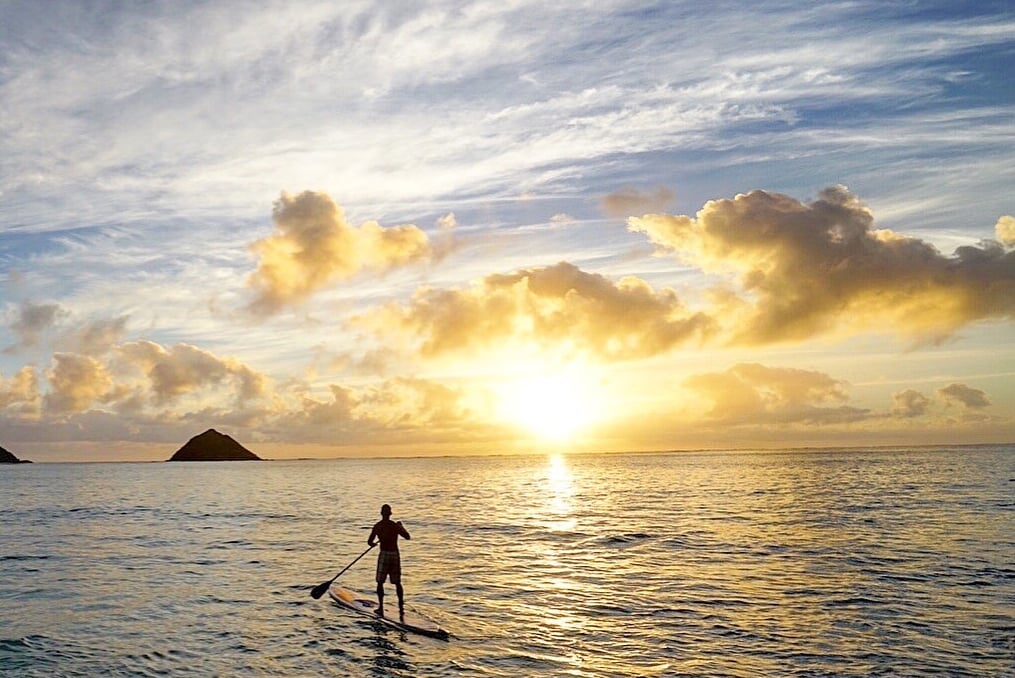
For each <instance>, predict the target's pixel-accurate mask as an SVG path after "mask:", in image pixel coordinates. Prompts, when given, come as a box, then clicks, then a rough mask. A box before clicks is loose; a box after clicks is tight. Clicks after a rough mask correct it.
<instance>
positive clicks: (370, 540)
mask: <svg viewBox="0 0 1015 678" xmlns="http://www.w3.org/2000/svg"><path fill="white" fill-rule="evenodd" d="M376 538H377V526H376V525H374V527H373V529H371V530H370V536H369V537H367V545H369V546H373V545H374V539H376Z"/></svg>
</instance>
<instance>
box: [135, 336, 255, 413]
mask: <svg viewBox="0 0 1015 678" xmlns="http://www.w3.org/2000/svg"><path fill="white" fill-rule="evenodd" d="M117 353H118V357H119V359H120V360H121V361H122V362H123V363H125V364H126V365H127V366H129V367H131V368H134V369H137V370H140V371H141V372H142V373H143V374H144V375H145V376H146V377H147V380H148V387H149V389H150V393H151V396H152V397H153V399H154V401H155V402H156V403H159V404H163V403H167V402H169V401H172V400H174V399H176V398H178V397H180V396H183V395H187V394H190V393H194V392H196V391H199V390H200V389H202V388H205V387H209V386H218V385H221V384H223V383H226V384H228V385H230V386H231V388H232V389H233V391H234V393H235V396H236V400H237V401H238V402H240V403H242V402H243V401H246V400H250V399H253V398H258V397H261V396H263V395H264V393H265V384H266V379H265V377H264V375H262V374H260V373H259V372H257V371H255V370H253V369H251V368H249V367H247V366H246V365H244V364H242V363H240V362H239V361H237V360H234V359H232V358H220V357H218V356H216V355H214V354H212V353H209V352H208V351H204V350H202V349H199V348H197V347H196V346H191V345H189V344H175V345H173V346H170V347H168V348H167V347H165V346H161V345H160V344H156V343H154V342H151V341H134V342H130V343H127V344H123V345H121V346H119V347H118V349H117Z"/></svg>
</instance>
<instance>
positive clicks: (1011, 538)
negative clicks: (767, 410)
mask: <svg viewBox="0 0 1015 678" xmlns="http://www.w3.org/2000/svg"><path fill="white" fill-rule="evenodd" d="M0 499H2V501H0V508H2V511H3V517H2V528H0V674H2V675H3V676H5V677H6V676H99V675H103V676H213V675H221V676H229V675H249V676H276V675H277V676H325V675H328V676H345V675H348V676H412V677H417V676H504V677H508V676H510V677H512V678H515V677H518V676H624V677H627V676H751V677H754V676H877V675H891V676H975V677H977V678H980V677H983V676H1015V618H1013V616H1015V447H1012V446H997V447H986V446H980V447H955V448H940V449H937V448H934V449H918V450H903V449H895V450H887V449H879V450H824V451H806V452H796V451H788V452H781V453H777V452H766V453H732V452H709V453H705V452H702V453H678V454H637V455H634V454H633V455H617V456H612V455H611V456H577V455H576V456H569V455H563V456H528V457H482V458H468V457H466V458H439V459H424V458H421V459H383V460H328V461H277V462H227V463H173V464H168V463H145V464H139V463H134V464H128V463H121V464H113V463H110V464H22V465H11V466H5V467H0ZM384 502H388V503H390V504H392V506H393V507H394V512H395V515H394V518H395V519H400V520H402V521H403V522H404V524H405V527H406V528H407V529H408V530H409V531H410V533H411V534H412V540H411V541H408V542H405V541H403V542H402V562H403V570H404V583H405V587H406V595H407V601H408V603H409V605H410V606H413V607H415V608H416V609H418V610H421V611H423V612H426V613H428V614H429V615H431V616H432V617H435V618H436V619H437V620H439V621H440V622H441V623H442V624H443V625H444V626H445V627H446V628H447V629H449V630H450V631H451V633H452V634H453V635H454V637H453V638H452V639H451V640H450V641H448V642H443V641H440V640H434V639H430V638H425V637H421V636H415V635H406V634H404V633H402V632H400V631H396V630H394V629H390V628H387V627H385V626H382V625H380V624H378V623H377V622H374V621H371V620H370V619H367V618H365V617H362V616H356V615H354V614H352V613H349V612H346V611H344V610H343V609H341V608H339V607H337V606H336V605H334V604H333V603H331V602H329V600H328V598H327V596H325V597H324V598H322V599H320V600H314V599H313V598H311V596H310V593H309V592H310V589H311V588H312V587H314V586H315V585H317V584H319V583H321V582H322V581H325V580H327V579H330V578H331V577H332V576H333V575H334V574H335V573H337V572H338V571H339V570H341V569H342V568H343V567H344V566H345V565H347V564H349V562H351V561H352V560H353V559H354V558H355V557H356V556H358V555H360V554H361V553H362V552H363V550H364V549H365V548H366V538H367V534H368V531H369V528H370V526H371V525H372V524H373V522H374V521H375V520H377V519H378V515H377V513H378V509H379V508H380V505H381V504H382V503H384ZM373 567H374V553H370V554H369V555H367V556H366V557H364V558H363V559H362V560H361V561H359V563H357V564H356V565H355V566H353V567H352V568H351V569H350V570H349V571H348V572H347V573H346V574H345V575H343V576H342V578H341V579H340V581H341V582H342V583H344V584H345V585H346V586H349V587H351V588H354V589H358V590H360V591H363V592H369V591H371V589H372V588H373V586H374V584H373V581H372V576H373ZM388 593H389V595H392V596H393V594H394V591H393V589H392V587H391V586H390V585H388ZM390 600H391V601H393V598H392V599H390Z"/></svg>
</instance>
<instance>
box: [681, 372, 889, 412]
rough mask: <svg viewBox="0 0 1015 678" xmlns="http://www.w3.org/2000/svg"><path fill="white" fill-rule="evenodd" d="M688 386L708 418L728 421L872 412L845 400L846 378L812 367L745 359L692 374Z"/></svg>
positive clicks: (688, 379) (846, 396)
mask: <svg viewBox="0 0 1015 678" xmlns="http://www.w3.org/2000/svg"><path fill="white" fill-rule="evenodd" d="M684 387H685V388H687V389H688V390H689V391H690V392H691V393H692V394H693V396H694V397H695V398H696V399H697V400H698V401H699V402H701V403H703V404H704V406H705V409H706V417H707V418H708V419H710V420H712V421H715V422H719V423H723V424H728V425H742V424H789V423H808V424H828V423H844V422H852V421H858V420H861V419H864V418H866V417H867V416H868V414H869V413H868V410H863V409H858V408H855V407H850V406H848V405H845V403H846V402H847V401H848V400H849V396H848V395H847V394H846V391H845V388H844V384H843V383H842V382H841V381H838V380H836V379H833V378H832V377H830V376H829V375H827V374H824V373H823V372H816V371H812V370H801V369H795V368H787V367H766V366H765V365H760V364H757V363H740V364H737V365H734V366H733V367H731V368H730V369H728V370H726V371H725V372H711V373H706V374H697V375H693V376H691V377H688V378H687V379H686V380H685V381H684ZM837 403H841V404H837Z"/></svg>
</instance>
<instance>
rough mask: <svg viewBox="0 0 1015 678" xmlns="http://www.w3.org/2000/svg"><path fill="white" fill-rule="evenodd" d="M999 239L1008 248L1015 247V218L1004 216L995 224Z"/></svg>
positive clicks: (995, 231)
mask: <svg viewBox="0 0 1015 678" xmlns="http://www.w3.org/2000/svg"><path fill="white" fill-rule="evenodd" d="M994 233H995V234H996V235H997V239H998V240H1000V241H1001V242H1002V243H1003V244H1004V245H1005V246H1007V247H1015V217H1013V216H1011V215H1008V214H1006V215H1004V216H1003V217H1001V218H1000V219H998V220H997V223H996V224H994Z"/></svg>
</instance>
